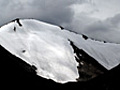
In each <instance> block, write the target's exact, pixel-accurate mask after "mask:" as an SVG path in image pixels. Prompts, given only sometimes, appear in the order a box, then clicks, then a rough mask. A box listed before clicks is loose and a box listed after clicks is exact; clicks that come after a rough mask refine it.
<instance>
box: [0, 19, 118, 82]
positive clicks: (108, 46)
mask: <svg viewBox="0 0 120 90" xmlns="http://www.w3.org/2000/svg"><path fill="white" fill-rule="evenodd" d="M70 41H72V42H73V43H74V44H75V45H76V46H77V47H78V48H79V49H82V50H84V51H85V52H87V53H88V54H89V55H90V56H91V57H93V58H94V59H95V60H96V61H97V62H98V63H99V64H101V65H102V66H103V67H105V68H106V69H107V70H111V69H112V68H114V67H116V66H117V65H119V63H120V46H119V44H115V43H109V42H102V41H101V42H100V41H96V40H93V39H91V38H88V37H87V36H84V35H82V34H76V33H74V32H71V31H69V30H66V29H63V28H62V29H61V27H59V26H57V25H52V24H49V23H45V22H42V21H38V20H35V19H20V20H19V19H16V20H13V21H11V22H9V23H8V24H6V25H4V26H2V27H1V28H0V45H1V46H2V47H3V48H5V49H6V50H8V51H9V52H10V53H12V54H13V55H15V56H17V57H18V58H20V59H22V60H23V61H25V62H26V63H28V64H30V65H34V66H35V67H36V68H37V69H36V72H37V75H39V76H41V77H44V78H47V79H52V80H54V81H56V82H59V83H67V82H76V81H77V80H76V79H77V78H78V77H79V74H78V69H77V66H78V62H77V61H76V60H75V56H76V55H75V54H74V50H73V48H72V46H71V45H70Z"/></svg>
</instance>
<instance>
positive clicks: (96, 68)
mask: <svg viewBox="0 0 120 90" xmlns="http://www.w3.org/2000/svg"><path fill="white" fill-rule="evenodd" d="M70 44H71V46H72V48H73V49H74V53H75V55H76V56H75V58H76V61H77V62H78V63H79V66H78V71H79V74H80V77H79V78H78V81H87V80H90V79H93V78H95V77H97V76H98V75H101V74H104V73H105V72H107V70H106V69H105V68H103V67H102V66H101V65H100V64H99V63H98V62H97V61H96V60H95V59H94V58H92V57H91V56H89V55H88V54H87V53H86V52H85V51H84V50H82V49H79V48H77V47H76V46H75V45H74V43H73V42H72V41H70Z"/></svg>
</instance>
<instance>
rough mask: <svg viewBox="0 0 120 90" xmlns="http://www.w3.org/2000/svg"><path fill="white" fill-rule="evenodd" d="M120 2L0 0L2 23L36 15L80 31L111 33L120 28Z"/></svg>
mask: <svg viewBox="0 0 120 90" xmlns="http://www.w3.org/2000/svg"><path fill="white" fill-rule="evenodd" d="M119 4H120V0H0V25H3V24H4V23H7V22H8V21H10V20H13V19H15V18H17V17H19V18H35V19H39V20H42V21H46V22H49V23H52V24H56V25H62V26H63V27H65V28H66V29H70V30H73V31H77V32H79V33H87V34H89V35H93V32H95V33H96V34H95V35H97V34H98V32H99V33H101V31H102V32H103V31H105V32H108V35H109V32H110V34H111V32H113V33H114V31H120V5H119ZM93 36H94V35H93ZM98 37H99V36H98Z"/></svg>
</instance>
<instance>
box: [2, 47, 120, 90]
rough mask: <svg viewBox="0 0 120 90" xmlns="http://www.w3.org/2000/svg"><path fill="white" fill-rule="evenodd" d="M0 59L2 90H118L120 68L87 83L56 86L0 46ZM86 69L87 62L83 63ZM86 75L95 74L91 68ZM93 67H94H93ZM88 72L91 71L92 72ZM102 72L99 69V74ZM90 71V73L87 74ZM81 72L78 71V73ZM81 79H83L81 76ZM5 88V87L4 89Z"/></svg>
mask: <svg viewBox="0 0 120 90" xmlns="http://www.w3.org/2000/svg"><path fill="white" fill-rule="evenodd" d="M0 57H1V59H0V60H1V63H0V66H1V86H3V88H8V87H9V88H16V87H18V88H25V87H27V88H34V89H38V88H39V89H42V88H44V89H48V88H49V89H52V88H53V89H65V88H67V89H68V88H71V89H80V90H119V89H120V87H119V80H120V66H117V67H116V68H114V69H112V70H110V71H105V72H104V74H103V73H102V74H99V75H98V76H97V77H95V78H92V79H90V80H88V81H84V82H82V81H81V80H80V82H77V83H76V82H71V83H66V84H58V83H55V82H54V81H52V80H47V79H44V78H42V77H39V76H37V75H36V72H35V70H36V68H35V67H34V66H30V65H28V64H27V63H25V62H24V61H22V60H21V59H19V58H17V57H15V56H14V55H11V54H10V53H9V52H7V51H6V50H5V49H4V48H2V47H1V46H0ZM83 63H85V64H86V65H85V66H84V67H88V66H89V63H88V62H86V61H85V62H83ZM84 67H81V68H83V69H84V71H86V70H87V72H85V73H86V74H88V75H89V74H90V75H91V73H94V72H96V71H95V70H94V69H92V68H86V69H85V68H84ZM93 67H94V66H93ZM90 70H93V71H92V72H91V71H90ZM101 70H102V72H103V71H104V70H103V69H100V73H101ZM89 71H90V72H89ZM81 72H82V71H81V70H80V73H81ZM98 72H99V71H98ZM92 75H93V74H92ZM82 77H83V79H84V78H86V76H85V77H84V74H83V76H82ZM4 86H5V87H4Z"/></svg>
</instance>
